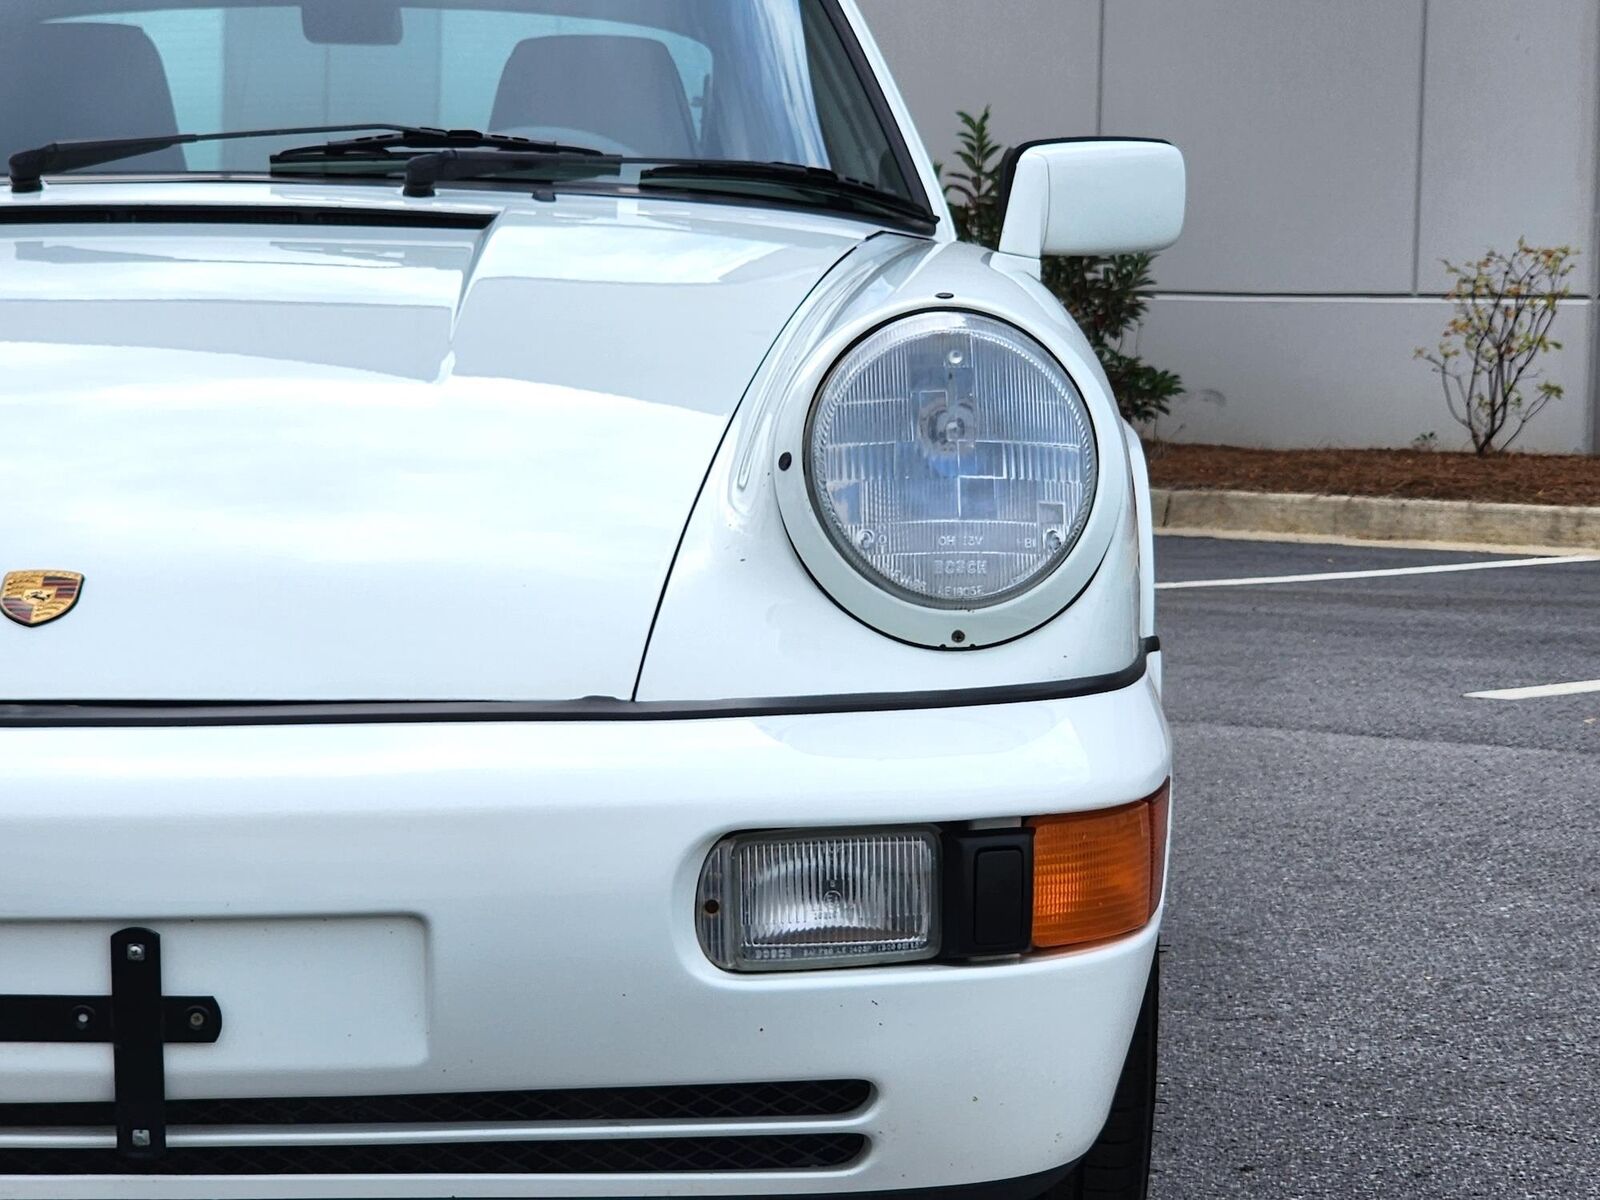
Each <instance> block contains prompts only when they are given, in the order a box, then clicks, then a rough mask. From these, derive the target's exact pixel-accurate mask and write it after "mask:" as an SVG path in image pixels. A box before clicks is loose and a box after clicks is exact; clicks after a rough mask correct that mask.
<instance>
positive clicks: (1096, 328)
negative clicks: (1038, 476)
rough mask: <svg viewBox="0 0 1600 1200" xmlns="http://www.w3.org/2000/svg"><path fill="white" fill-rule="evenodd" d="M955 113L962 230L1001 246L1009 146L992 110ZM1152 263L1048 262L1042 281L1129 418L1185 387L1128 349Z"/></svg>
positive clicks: (954, 181)
mask: <svg viewBox="0 0 1600 1200" xmlns="http://www.w3.org/2000/svg"><path fill="white" fill-rule="evenodd" d="M957 116H958V117H959V118H960V121H961V140H960V148H959V149H958V150H957V152H956V158H957V159H958V160H959V161H960V164H961V170H960V171H958V172H954V173H952V174H951V175H950V176H949V177H948V178H949V183H948V188H949V191H950V192H951V198H952V199H953V200H954V201H955V210H954V211H955V219H956V230H957V232H958V233H959V234H960V235H961V237H962V238H963V239H965V240H966V241H969V242H977V243H978V244H979V245H982V246H988V247H989V248H990V249H991V250H993V249H997V248H998V247H999V245H1000V226H1001V223H1002V221H1003V219H1004V216H1005V214H1004V213H1003V212H1002V210H1001V207H1000V202H1001V195H1000V189H1001V185H1002V180H1001V178H1000V176H1001V170H1002V167H1003V164H1004V162H1005V156H1006V148H1005V147H1004V146H1002V145H1001V144H1000V143H999V142H997V141H995V139H994V137H993V135H992V134H991V132H990V129H989V121H990V114H989V109H987V108H985V109H984V110H983V111H982V112H981V113H979V114H977V115H976V116H974V115H973V114H971V113H965V112H963V113H958V114H957ZM1154 261H1155V255H1153V254H1117V255H1113V256H1112V257H1110V258H1047V259H1045V260H1044V270H1043V276H1042V277H1043V280H1044V285H1045V286H1046V287H1047V288H1049V289H1050V290H1051V291H1052V292H1053V293H1055V295H1056V297H1057V299H1059V300H1060V301H1061V303H1062V304H1063V305H1065V306H1066V309H1067V311H1068V312H1070V313H1071V314H1072V317H1073V319H1074V320H1075V321H1077V322H1078V326H1079V327H1080V328H1081V329H1082V330H1083V332H1084V336H1086V337H1087V338H1088V339H1089V342H1090V344H1091V345H1093V347H1094V351H1095V354H1096V355H1097V356H1098V357H1099V359H1100V365H1101V366H1103V367H1104V368H1105V371H1106V377H1107V378H1108V379H1110V381H1111V390H1112V394H1113V395H1115V396H1116V398H1117V403H1118V405H1120V406H1121V408H1122V412H1123V415H1124V416H1126V417H1127V418H1128V420H1130V421H1150V420H1154V419H1155V418H1156V417H1160V416H1165V415H1166V414H1167V413H1168V412H1169V411H1170V409H1171V404H1172V398H1173V397H1174V396H1176V395H1178V394H1179V393H1180V392H1182V391H1183V381H1182V380H1181V379H1179V378H1178V376H1176V375H1174V374H1173V373H1172V372H1171V371H1162V370H1159V369H1157V368H1155V367H1152V366H1150V365H1149V364H1148V363H1146V362H1144V361H1143V360H1141V359H1140V358H1138V357H1137V356H1135V355H1132V354H1129V353H1127V352H1126V350H1125V345H1126V339H1127V337H1128V334H1129V333H1130V332H1131V331H1133V330H1135V329H1137V328H1138V326H1139V324H1140V322H1142V321H1143V320H1144V315H1145V311H1146V310H1147V309H1148V307H1149V290H1150V287H1151V285H1152V284H1153V282H1154V281H1153V280H1152V278H1151V276H1150V265H1151V264H1152V263H1153V262H1154Z"/></svg>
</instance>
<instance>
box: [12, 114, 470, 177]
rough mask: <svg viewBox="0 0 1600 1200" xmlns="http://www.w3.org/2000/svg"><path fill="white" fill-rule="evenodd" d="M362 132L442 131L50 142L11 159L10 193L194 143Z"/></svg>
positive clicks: (296, 131) (263, 132)
mask: <svg viewBox="0 0 1600 1200" xmlns="http://www.w3.org/2000/svg"><path fill="white" fill-rule="evenodd" d="M363 129H383V130H388V131H389V132H391V133H394V134H398V135H401V136H406V137H417V136H425V135H434V134H440V133H443V132H444V130H439V129H425V128H421V127H418V126H415V125H383V124H377V123H373V124H364V125H301V126H295V127H291V128H288V129H240V130H231V131H229V132H227V133H169V134H162V135H160V136H158V137H143V138H113V139H111V140H109V141H95V142H51V143H50V144H49V145H48V146H36V147H34V148H33V149H31V150H19V151H17V152H16V153H15V154H13V155H12V156H11V163H10V166H11V190H12V191H13V192H37V191H39V190H40V189H41V188H42V187H43V186H44V182H43V181H44V177H45V176H46V175H54V174H56V173H57V172H60V171H76V170H80V169H82V168H84V167H101V166H105V165H106V164H107V163H114V162H121V161H122V160H124V159H128V158H138V157H139V156H140V155H143V154H154V153H155V152H156V151H158V150H168V149H171V148H172V147H173V146H190V145H193V144H194V143H195V142H235V141H242V140H244V139H245V138H264V137H301V136H305V137H310V136H311V135H312V134H314V133H356V132H359V131H360V130H363Z"/></svg>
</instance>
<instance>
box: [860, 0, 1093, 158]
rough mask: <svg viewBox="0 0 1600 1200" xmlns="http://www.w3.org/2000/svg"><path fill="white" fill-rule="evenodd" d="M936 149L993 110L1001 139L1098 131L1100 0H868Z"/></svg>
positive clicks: (864, 2)
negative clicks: (966, 120) (961, 120)
mask: <svg viewBox="0 0 1600 1200" xmlns="http://www.w3.org/2000/svg"><path fill="white" fill-rule="evenodd" d="M861 11H862V12H863V13H864V14H865V15H866V18H867V21H868V23H869V24H870V25H871V27H872V31H873V34H874V35H875V36H876V37H877V39H878V41H879V43H880V44H881V45H882V47H883V52H884V56H885V57H886V58H887V59H888V60H889V66H890V67H891V69H893V71H894V74H895V79H896V80H897V81H898V82H899V84H900V90H901V91H902V92H904V93H905V97H906V103H907V104H909V105H910V106H911V111H912V114H913V115H914V116H915V117H916V120H917V128H918V131H919V132H920V133H921V134H922V138H923V141H925V142H927V144H928V150H929V152H930V153H931V154H932V155H933V156H934V157H935V158H937V159H939V160H940V161H942V162H944V163H947V164H948V163H951V162H953V161H954V157H955V154H954V151H955V145H956V132H957V128H958V126H957V123H956V113H957V112H958V111H961V110H966V111H970V112H977V111H978V110H980V109H982V108H983V106H984V105H986V104H989V105H993V107H994V128H995V131H996V134H997V136H998V137H999V138H1000V140H1001V141H1002V142H1005V143H1007V144H1014V143H1016V142H1024V141H1030V140H1033V139H1035V138H1047V137H1065V136H1082V135H1084V134H1092V133H1094V132H1095V110H1096V105H1097V104H1098V95H1099V86H1100V84H1099V58H1100V0H981V2H979V3H974V2H973V0H861Z"/></svg>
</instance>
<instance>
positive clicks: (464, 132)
mask: <svg viewBox="0 0 1600 1200" xmlns="http://www.w3.org/2000/svg"><path fill="white" fill-rule="evenodd" d="M395 150H493V151H507V152H518V151H520V152H523V153H527V154H573V155H580V156H583V157H588V158H604V157H605V153H604V151H601V150H596V149H594V148H593V147H591V146H578V145H572V144H569V143H566V142H542V141H535V140H533V139H532V138H525V137H516V136H514V135H513V134H509V133H482V132H480V131H479V130H476V129H406V130H402V131H399V132H396V133H386V134H381V135H379V136H376V137H359V138H345V139H343V140H341V141H337V142H323V143H322V144H321V145H317V146H297V147H295V148H294V149H292V150H280V151H279V152H278V153H277V154H274V155H273V156H272V159H271V162H272V165H273V166H274V167H280V166H290V165H293V164H294V163H319V162H328V161H330V160H335V161H336V160H340V159H345V158H363V157H370V158H374V159H377V160H379V161H382V160H384V159H388V158H391V157H394V158H399V157H400V156H398V155H394V154H392V153H391V152H392V151H395ZM401 161H404V160H403V159H402V160H401Z"/></svg>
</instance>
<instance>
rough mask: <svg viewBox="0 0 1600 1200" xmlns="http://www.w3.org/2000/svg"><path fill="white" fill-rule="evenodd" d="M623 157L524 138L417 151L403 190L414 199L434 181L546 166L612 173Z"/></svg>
mask: <svg viewBox="0 0 1600 1200" xmlns="http://www.w3.org/2000/svg"><path fill="white" fill-rule="evenodd" d="M622 163H623V159H621V158H620V157H618V156H616V155H614V154H606V153H604V152H602V151H599V150H593V149H590V148H589V147H587V146H568V145H565V144H563V143H561V142H527V143H525V145H524V146H523V147H521V152H520V153H519V152H518V151H516V150H440V151H438V152H437V153H435V154H418V155H416V156H415V157H414V158H411V159H409V160H408V161H407V162H406V186H405V194H406V195H407V196H411V197H413V198H415V199H426V198H427V197H429V196H432V195H434V192H435V187H434V185H435V184H439V183H445V182H448V181H449V180H452V179H486V178H489V177H491V176H494V175H505V174H511V173H514V172H517V171H529V170H536V169H541V168H548V167H550V166H553V165H554V166H560V165H569V166H576V167H579V168H581V171H582V174H583V175H585V176H592V175H603V174H608V173H615V172H617V171H619V170H620V169H621V167H622Z"/></svg>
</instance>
